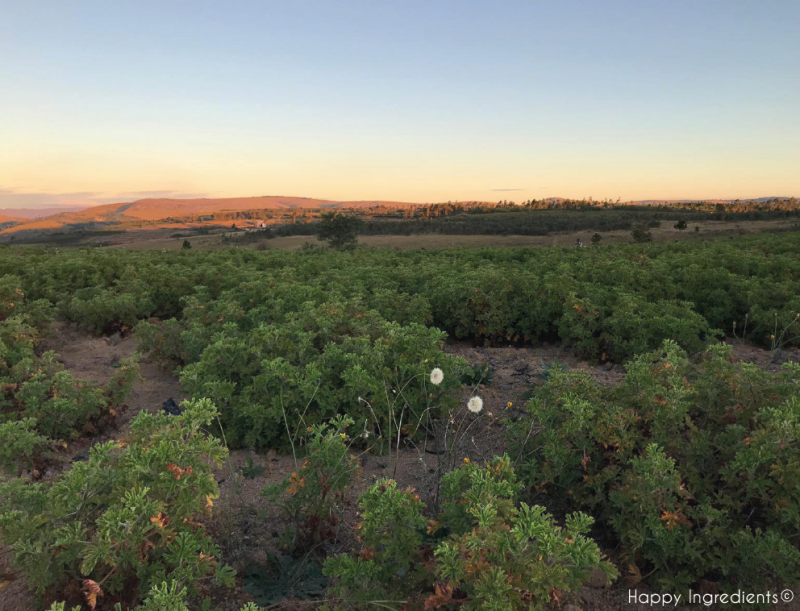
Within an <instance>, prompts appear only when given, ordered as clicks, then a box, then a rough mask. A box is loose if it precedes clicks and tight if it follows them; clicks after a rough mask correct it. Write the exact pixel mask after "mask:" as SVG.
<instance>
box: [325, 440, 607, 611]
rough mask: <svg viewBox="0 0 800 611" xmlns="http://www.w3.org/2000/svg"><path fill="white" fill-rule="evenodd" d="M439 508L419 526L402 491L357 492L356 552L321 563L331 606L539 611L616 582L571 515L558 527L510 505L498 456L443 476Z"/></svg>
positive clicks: (580, 518) (505, 467)
mask: <svg viewBox="0 0 800 611" xmlns="http://www.w3.org/2000/svg"><path fill="white" fill-rule="evenodd" d="M442 491H443V492H442V494H443V497H444V503H443V508H442V511H441V512H440V513H439V515H438V516H436V518H437V519H434V520H430V521H429V522H427V523H428V524H429V527H428V528H427V532H426V530H425V526H426V520H425V517H424V516H423V514H422V511H423V509H424V508H425V505H424V504H422V503H421V502H420V500H419V497H418V496H417V494H416V492H415V491H414V490H412V489H408V488H407V489H401V488H398V487H397V484H396V483H395V482H393V481H391V480H381V481H379V482H377V483H376V484H374V485H373V486H372V487H371V488H370V489H369V490H367V491H366V492H364V493H363V494H362V495H361V499H360V506H361V509H362V512H363V519H362V523H361V524H360V526H359V528H358V533H359V538H360V539H361V542H362V544H363V548H362V550H361V551H360V553H359V554H358V555H355V556H348V555H346V554H340V555H338V556H334V557H332V558H329V559H328V561H327V562H326V563H325V569H324V572H325V574H326V575H327V576H328V577H330V578H331V579H332V582H333V583H332V585H331V588H330V590H329V593H330V595H331V600H330V603H331V605H330V606H332V607H333V608H334V609H337V610H339V609H341V610H344V609H353V610H355V609H364V610H367V609H374V608H377V607H391V608H401V607H403V608H408V609H422V608H425V609H439V608H443V609H465V610H466V609H470V610H476V611H477V610H484V609H498V610H499V609H503V610H508V611H517V610H519V611H522V610H531V609H533V610H535V609H542V608H544V606H545V605H546V604H547V603H548V602H549V601H554V600H555V601H557V600H558V598H559V597H560V596H561V593H563V592H566V591H570V590H574V589H576V588H578V587H579V586H580V584H581V583H583V581H584V580H585V579H586V578H587V577H588V574H589V571H590V569H600V570H602V571H604V572H605V573H606V574H607V575H608V577H610V578H614V577H616V574H617V573H616V569H615V568H614V567H613V566H612V565H611V564H610V563H608V562H605V561H604V560H603V559H602V556H601V554H600V550H599V548H598V547H597V545H596V544H595V543H594V541H592V540H591V539H589V538H587V537H586V536H585V534H586V533H587V532H588V529H589V527H590V526H591V524H592V522H593V520H592V518H590V517H589V516H586V515H584V514H581V513H576V514H574V515H571V516H567V521H566V527H564V528H561V527H559V526H557V525H556V524H555V521H554V520H553V518H552V517H550V516H549V515H547V514H545V512H544V509H543V508H542V507H529V506H527V505H525V504H524V503H522V504H519V503H518V499H517V494H518V492H519V491H520V486H519V484H518V483H517V480H516V476H515V474H514V470H513V469H512V468H511V464H510V461H509V459H508V457H506V456H504V457H497V458H495V459H494V460H493V461H492V462H491V463H489V464H488V465H486V466H478V465H476V464H474V463H465V464H464V466H462V467H461V468H460V469H456V470H455V471H452V472H450V473H448V474H447V475H445V477H444V478H443V482H442Z"/></svg>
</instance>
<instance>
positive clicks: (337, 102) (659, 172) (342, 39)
mask: <svg viewBox="0 0 800 611" xmlns="http://www.w3.org/2000/svg"><path fill="white" fill-rule="evenodd" d="M0 15H2V17H1V18H0V208H3V207H32V206H42V205H58V204H62V205H63V204H76V203H80V204H84V203H105V202H115V201H130V200H133V199H139V198H142V197H150V196H171V197H198V196H199V197H233V196H237V197H240V196H255V195H287V196H288V195H292V196H306V197H316V198H323V199H334V200H370V199H384V200H395V201H413V202H436V201H448V200H453V201H456V200H461V201H464V200H482V201H497V200H500V199H507V200H513V201H517V202H519V201H523V200H527V199H532V198H543V197H572V198H581V197H593V198H594V199H605V198H609V199H614V200H616V199H617V198H621V199H622V200H623V201H628V200H637V199H680V198H689V199H713V198H747V197H766V196H800V147H799V146H798V144H800V35H798V32H797V24H798V23H800V2H799V1H798V0H758V1H755V0H720V1H716V0H690V1H689V0H670V1H669V2H656V1H642V0H625V1H622V0H620V1H615V0H582V1H581V0H565V1H562V2H554V1H552V0H549V1H546V2H545V1H540V0H521V1H515V0H504V1H502V2H490V1H489V0H482V1H472V0H457V1H449V0H423V1H416V0H396V1H393V2H389V1H381V0H365V1H354V0H347V1H345V0H342V1H340V2H329V1H321V2H314V1H304V0H297V1H294V2H286V1H285V0H283V1H281V2H272V1H252V2H244V1H236V0H225V1H222V0H217V1H207V0H190V1H183V0H169V1H168V2H164V1H163V0H157V1H151V0H136V1H127V0H114V1H113V2H109V1H108V0H102V1H96V0H80V1H73V0H59V1H58V2H20V1H18V0H0Z"/></svg>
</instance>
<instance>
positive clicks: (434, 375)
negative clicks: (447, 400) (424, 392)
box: [431, 367, 444, 386]
mask: <svg viewBox="0 0 800 611" xmlns="http://www.w3.org/2000/svg"><path fill="white" fill-rule="evenodd" d="M442 380H444V372H443V371H442V370H441V369H439V368H438V367H435V368H434V369H433V371H431V384H433V385H434V386H439V384H441V383H442Z"/></svg>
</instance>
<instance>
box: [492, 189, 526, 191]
mask: <svg viewBox="0 0 800 611" xmlns="http://www.w3.org/2000/svg"><path fill="white" fill-rule="evenodd" d="M489 191H527V189H489Z"/></svg>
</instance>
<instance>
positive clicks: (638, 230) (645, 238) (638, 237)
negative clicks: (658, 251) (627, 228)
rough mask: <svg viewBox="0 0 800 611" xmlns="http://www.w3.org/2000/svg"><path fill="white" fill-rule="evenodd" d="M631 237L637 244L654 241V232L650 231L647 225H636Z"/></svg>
mask: <svg viewBox="0 0 800 611" xmlns="http://www.w3.org/2000/svg"><path fill="white" fill-rule="evenodd" d="M631 237H632V238H633V241H634V242H636V243H637V244H643V243H646V242H652V241H653V234H652V233H650V230H649V228H648V226H647V225H635V226H634V227H633V229H632V230H631Z"/></svg>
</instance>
